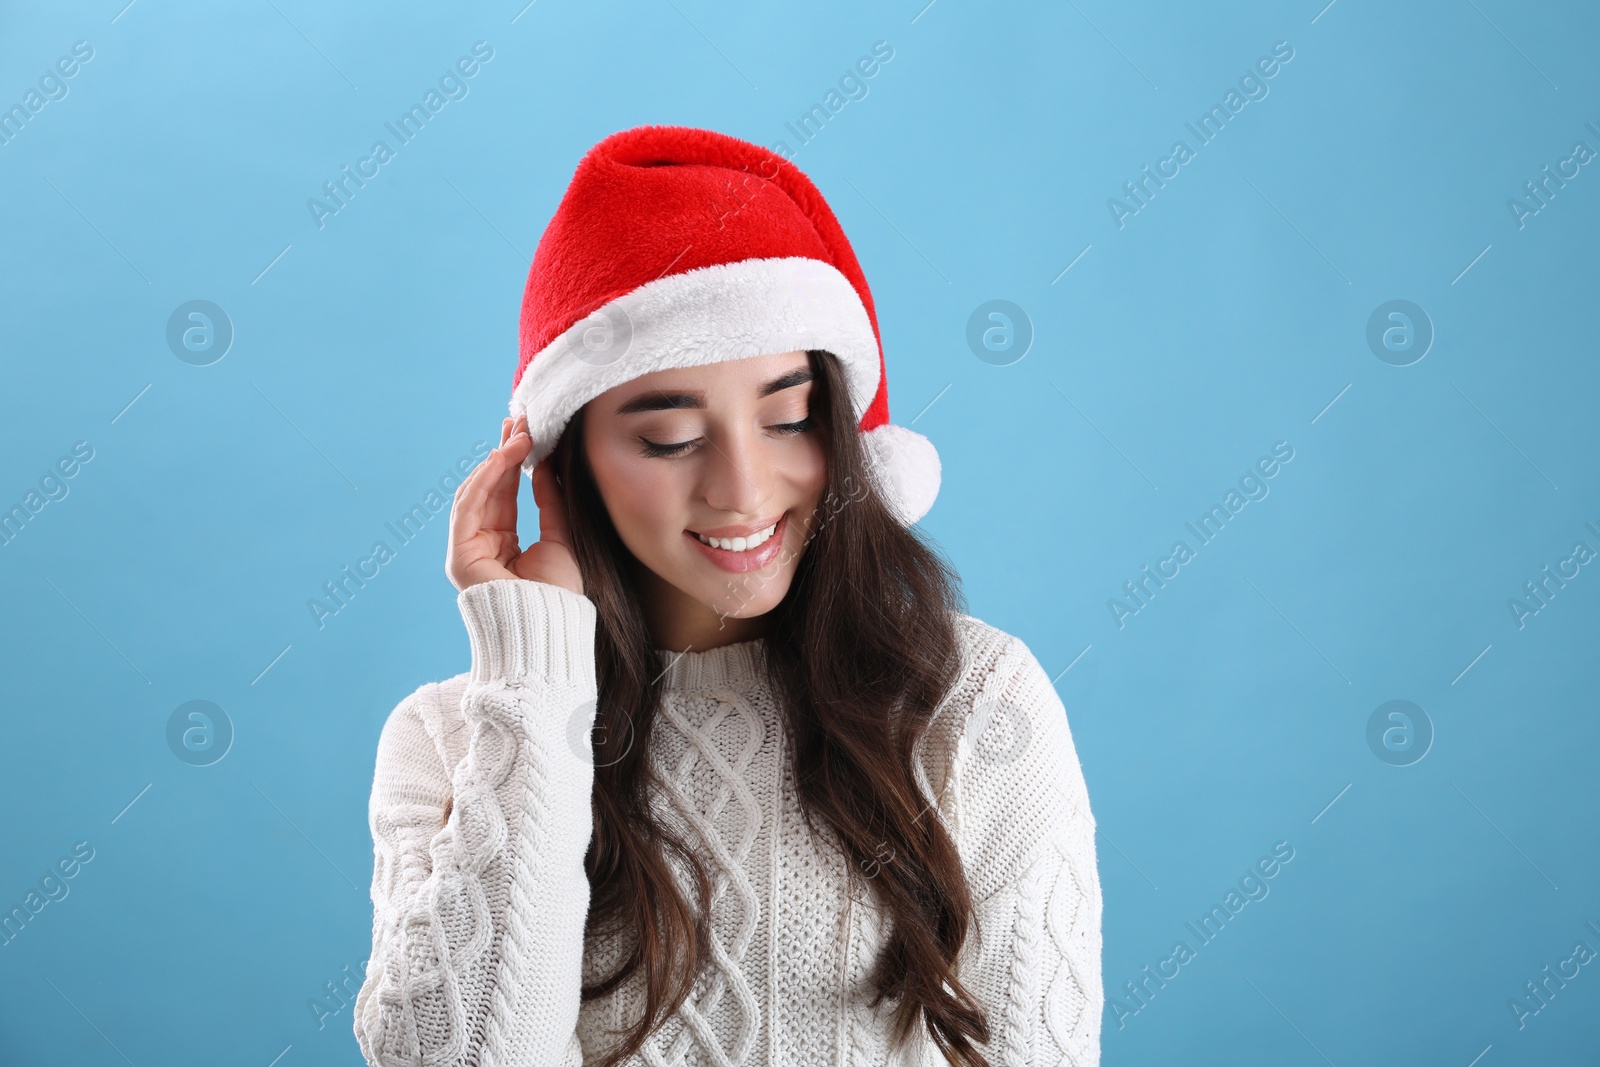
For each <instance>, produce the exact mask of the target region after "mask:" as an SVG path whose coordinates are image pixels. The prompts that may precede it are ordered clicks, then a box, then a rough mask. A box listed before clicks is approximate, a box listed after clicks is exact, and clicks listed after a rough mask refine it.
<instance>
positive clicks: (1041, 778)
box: [929, 615, 1094, 899]
mask: <svg viewBox="0 0 1600 1067" xmlns="http://www.w3.org/2000/svg"><path fill="white" fill-rule="evenodd" d="M956 631H957V634H958V639H959V642H960V646H961V655H962V668H961V673H960V677H959V680H958V681H957V683H956V685H955V686H954V687H953V688H952V690H951V692H950V694H949V696H948V697H947V699H946V700H945V702H944V703H943V704H942V705H941V706H940V709H939V712H938V713H937V714H936V716H935V718H934V724H933V726H932V728H930V731H929V732H930V735H934V736H933V737H931V738H930V740H932V741H933V744H932V745H930V748H929V754H930V756H931V755H932V754H933V752H934V751H935V750H937V751H939V752H940V753H941V754H942V756H943V759H942V760H941V761H939V762H940V763H942V766H941V767H940V770H942V771H944V772H946V775H945V776H942V777H944V779H945V784H946V786H947V788H945V789H944V790H943V792H944V796H943V798H942V803H941V809H942V810H943V811H944V812H945V813H946V816H947V822H948V823H949V824H950V826H951V829H952V834H953V836H955V838H956V840H957V844H958V847H959V848H960V850H961V853H962V857H963V860H964V862H965V863H966V864H967V866H968V870H969V878H970V880H971V882H972V886H973V891H974V895H975V898H978V899H981V898H983V897H984V896H986V895H988V894H989V893H990V892H993V891H994V890H995V889H997V888H999V887H1000V886H1002V885H1004V884H1005V883H1006V882H1007V881H1009V880H1010V879H1011V878H1013V877H1015V876H1016V875H1017V874H1019V873H1020V872H1021V870H1022V869H1023V867H1025V865H1026V864H1027V863H1029V862H1031V860H1032V859H1033V858H1034V857H1035V856H1037V854H1038V853H1039V851H1040V850H1041V849H1044V848H1046V847H1048V846H1049V844H1050V843H1051V842H1052V841H1054V840H1058V839H1060V838H1061V837H1062V836H1063V835H1066V834H1072V833H1075V834H1077V835H1079V836H1081V835H1083V834H1085V833H1087V834H1092V833H1093V827H1094V816H1093V814H1092V812H1091V811H1090V808H1089V798H1088V791H1087V788H1086V787H1085V784H1084V778H1083V771H1082V768H1081V766H1080V764H1079V762H1078V754H1077V749H1076V746H1075V744H1074V742H1073V737H1072V730H1071V727H1070V726H1069V724H1068V716H1067V711H1066V708H1065V707H1064V706H1063V704H1062V702H1061V698H1060V696H1059V695H1058V694H1057V692H1056V689H1055V686H1054V684H1053V683H1052V682H1051V680H1050V678H1049V676H1048V675H1047V674H1046V673H1045V670H1044V668H1043V667H1042V666H1041V665H1040V663H1039V660H1038V658H1037V657H1036V656H1035V655H1034V654H1033V651H1032V650H1031V649H1030V648H1029V647H1028V646H1027V645H1026V644H1025V643H1024V642H1023V641H1022V640H1021V639H1020V638H1018V637H1015V636H1013V635H1011V634H1008V633H1006V632H1005V631H1003V630H1000V629H998V628H997V627H994V626H990V625H989V624H988V623H985V622H983V621H982V620H980V619H976V618H973V617H971V616H966V615H961V616H958V617H957V619H956ZM931 771H932V768H930V780H933V779H932V777H931ZM936 795H938V794H936Z"/></svg>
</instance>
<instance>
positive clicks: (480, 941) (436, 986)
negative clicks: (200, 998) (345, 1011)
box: [354, 578, 596, 1067]
mask: <svg viewBox="0 0 1600 1067" xmlns="http://www.w3.org/2000/svg"><path fill="white" fill-rule="evenodd" d="M457 606H458V607H459V609H460V611H461V615H462V618H463V620H464V621H465V623H466V629H467V635H468V639H469V641H470V643H471V649H472V669H471V673H470V675H469V677H468V680H467V684H466V689H465V692H464V695H463V696H462V697H461V713H462V717H463V719H464V722H454V723H452V721H451V719H450V717H448V716H442V715H440V714H439V708H438V702H439V700H440V692H441V689H440V686H438V685H436V684H435V685H428V686H423V687H422V688H421V689H419V690H418V691H417V692H416V693H414V694H412V695H411V696H410V697H408V698H406V699H405V700H404V701H402V702H401V703H400V705H399V706H398V707H396V708H395V710H394V712H393V713H392V714H391V715H390V717H389V719H388V721H387V722H386V723H385V724H384V728H383V732H382V734H381V736H380V738H379V741H378V755H377V766H376V770H375V773H374V777H373V788H372V797H371V802H370V805H369V809H368V821H369V824H370V827H371V830H372V840H373V852H374V860H373V872H372V905H373V923H372V953H371V959H370V961H369V963H368V966H367V975H366V979H365V981H364V982H363V984H362V987H361V990H360V992H359V994H358V995H357V997H356V1006H355V1012H354V1026H355V1034H356V1040H357V1042H358V1044H359V1045H360V1047H361V1052H362V1055H363V1056H365V1057H366V1060H367V1062H368V1063H369V1064H371V1065H372V1067H402V1065H404V1067H441V1065H446V1064H449V1065H461V1067H468V1065H470V1067H514V1065H522V1064H551V1065H555V1064H559V1065H561V1067H579V1065H581V1063H582V1061H583V1055H582V1048H581V1045H580V1044H579V1041H578V1037H577V1019H578V1008H579V992H580V986H581V982H582V963H583V938H584V923H585V920H586V918H587V916H588V909H589V883H588V879H587V877H586V875H585V873H584V869H583V859H584V854H585V852H586V851H587V850H588V847H589V839H590V834H591V830H592V822H591V808H590V788H591V785H592V783H593V780H594V768H593V754H592V748H591V742H590V728H591V727H592V724H593V721H594V707H595V704H594V701H595V696H596V689H595V670H594V627H595V613H594V606H593V604H592V603H591V602H590V601H589V600H588V599H586V598H584V597H581V596H578V595H576V594H574V593H571V592H569V591H567V590H564V589H560V588H558V587H556V586H552V585H546V584H544V583H540V582H532V581H525V580H523V579H518V578H507V579H500V580H496V581H489V582H482V583H479V584H477V585H472V586H468V587H467V588H466V589H464V590H462V591H461V593H460V594H459V595H458V597H457ZM452 725H453V726H454V728H456V729H466V730H469V731H470V735H469V737H468V740H467V744H466V749H465V753H466V754H465V756H464V757H463V758H462V759H461V760H460V762H459V763H457V764H456V765H455V767H454V768H447V767H446V765H445V761H444V759H443V758H442V757H441V755H440V751H441V745H440V744H439V741H440V739H439V737H438V736H437V735H438V734H439V732H440V731H442V730H448V729H450V728H451V727H452ZM447 798H448V799H449V801H450V810H449V815H448V817H445V816H444V812H445V801H446V799H447Z"/></svg>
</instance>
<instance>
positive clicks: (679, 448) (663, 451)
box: [639, 437, 699, 459]
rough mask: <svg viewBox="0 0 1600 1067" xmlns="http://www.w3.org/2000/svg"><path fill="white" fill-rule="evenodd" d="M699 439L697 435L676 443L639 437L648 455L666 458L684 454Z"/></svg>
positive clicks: (655, 457)
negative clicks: (691, 438)
mask: <svg viewBox="0 0 1600 1067" xmlns="http://www.w3.org/2000/svg"><path fill="white" fill-rule="evenodd" d="M698 440H699V438H698V437H696V438H694V439H693V440H690V441H679V442H678V443H676V444H658V443H657V442H655V441H652V440H650V439H649V438H648V437H641V438H639V443H640V444H641V445H643V446H644V447H643V449H642V451H643V452H644V454H645V455H646V456H649V457H651V458H654V459H665V458H667V457H669V456H681V455H683V454H684V453H685V452H687V451H689V449H691V448H693V447H694V443H695V441H698Z"/></svg>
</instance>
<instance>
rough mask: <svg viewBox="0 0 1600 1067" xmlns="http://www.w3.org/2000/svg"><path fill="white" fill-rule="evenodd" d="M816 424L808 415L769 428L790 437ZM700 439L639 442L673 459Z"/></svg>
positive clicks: (657, 454)
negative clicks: (672, 442) (665, 442)
mask: <svg viewBox="0 0 1600 1067" xmlns="http://www.w3.org/2000/svg"><path fill="white" fill-rule="evenodd" d="M815 425H816V424H815V423H813V422H812V421H811V418H810V417H809V416H807V417H806V418H803V419H801V420H800V421H799V422H783V423H779V424H777V425H776V426H772V427H769V429H772V430H776V431H777V432H778V433H780V434H782V435H783V436H785V437H788V436H791V435H793V434H799V433H805V432H806V431H807V430H810V429H813V428H814V427H815ZM698 440H699V438H698V437H697V438H695V439H694V441H680V442H678V443H676V444H666V445H663V444H657V443H656V442H654V441H652V440H650V439H649V438H647V437H641V438H639V443H640V444H641V445H642V446H643V448H641V449H640V451H642V452H643V453H644V454H645V455H646V456H648V457H649V458H651V459H671V458H672V457H673V456H681V455H683V454H684V453H686V452H688V451H689V449H691V448H693V447H694V442H695V441H698Z"/></svg>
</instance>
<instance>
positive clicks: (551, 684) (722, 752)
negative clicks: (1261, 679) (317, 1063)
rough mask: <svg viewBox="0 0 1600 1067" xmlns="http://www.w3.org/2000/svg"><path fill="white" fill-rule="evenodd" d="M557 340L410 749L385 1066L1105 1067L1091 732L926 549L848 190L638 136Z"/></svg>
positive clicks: (604, 185) (522, 380) (924, 444)
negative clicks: (458, 659)
mask: <svg viewBox="0 0 1600 1067" xmlns="http://www.w3.org/2000/svg"><path fill="white" fill-rule="evenodd" d="M520 341H521V360H520V365H519V367H518V370H517V376H516V378H515V379H514V382H513V392H512V399H511V411H512V417H511V418H509V419H507V420H505V422H504V424H503V425H502V430H501V435H500V445H499V447H498V448H496V449H495V450H494V451H493V452H491V453H490V454H489V455H488V456H487V457H486V458H485V459H484V460H483V462H482V463H481V464H480V465H479V466H478V467H477V469H476V470H474V471H473V472H472V474H471V475H470V476H469V477H468V478H467V479H466V480H465V481H464V482H463V483H462V484H461V485H460V486H459V487H458V489H457V491H456V496H455V503H454V507H453V509H452V514H451V522H450V544H449V549H448V563H447V573H448V574H449V576H450V579H451V581H452V582H453V583H454V584H455V585H456V587H457V588H458V589H459V590H460V592H459V595H458V598H457V603H458V607H459V609H460V611H461V614H462V618H463V620H464V623H465V625H466V629H467V634H468V638H469V642H470V646H471V654H472V663H471V670H470V671H469V672H467V673H465V674H461V675H457V676H456V677H454V678H451V679H449V680H447V681H444V682H439V683H434V684H429V685H425V686H423V687H422V688H420V689H418V690H417V691H416V692H415V693H413V694H411V695H410V696H409V697H407V698H406V699H405V700H403V701H401V702H400V704H399V705H398V706H397V707H396V708H395V709H394V711H393V713H392V714H391V715H390V716H389V719H388V721H387V722H386V724H385V726H384V728H383V732H382V736H381V738H380V740H379V744H378V755H377V766H376V771H375V775H374V783H373V791H372V801H371V808H370V823H371V829H372V834H373V842H374V856H375V859H374V868H373V880H372V900H373V905H374V916H373V949H372V958H371V960H370V961H369V964H368V969H367V976H366V981H365V983H364V985H363V986H362V989H361V992H360V994H359V996H358V998H357V1004H356V1011H355V1031H356V1036H357V1038H358V1040H359V1042H360V1045H361V1050H362V1052H363V1054H364V1055H365V1056H366V1058H367V1061H368V1062H369V1063H371V1064H374V1065H382V1067H394V1065H399V1064H444V1063H451V1064H477V1065H482V1067H490V1065H494V1067H499V1065H506V1067H510V1065H518V1067H522V1065H540V1067H542V1065H546V1064H549V1065H555V1064H562V1065H568V1067H571V1065H578V1064H582V1065H585V1067H588V1065H597V1064H598V1065H605V1067H611V1065H614V1064H647V1063H648V1064H680V1063H681V1064H691V1063H695V1064H698V1063H708V1064H764V1065H778V1064H783V1065H785V1067H790V1065H795V1067H801V1065H812V1064H819V1065H820V1064H830V1065H832V1064H840V1065H844V1064H850V1065H856V1064H871V1065H877V1064H889V1063H899V1064H930V1065H931V1064H935V1063H941V1062H948V1063H952V1064H961V1065H973V1067H975V1065H979V1064H992V1065H997V1067H998V1065H1001V1064H1008V1065H1019V1064H1042V1063H1049V1064H1057V1063H1063V1062H1068V1063H1074V1064H1077V1065H1079V1067H1083V1065H1086V1064H1093V1063H1097V1062H1098V1059H1099V1035H1100V1012H1101V1007H1102V1004H1103V999H1102V989H1101V975H1100V919H1101V898H1100V886H1099V881H1098V877H1097V873H1096V861H1095V850H1094V820H1093V817H1092V815H1091V813H1090V810H1089V805H1088V797H1087V794H1086V791H1085V787H1084V781H1083V776H1082V773H1081V771H1080V769H1079V765H1078V760H1077V755H1076V752H1075V751H1074V748H1073V743H1072V738H1071V734H1070V732H1069V730H1068V727H1067V722H1066V717H1065V712H1064V711H1063V709H1062V706H1061V702H1060V700H1059V698H1058V697H1057V696H1056V693H1055V690H1054V688H1053V686H1052V685H1051V683H1050V681H1049V679H1048V678H1047V677H1046V676H1045V674H1044V672H1043V670H1042V669H1041V668H1040V666H1039V664H1038V662H1037V661H1036V660H1035V658H1034V657H1033V655H1032V654H1031V653H1030V652H1029V651H1028V649H1027V648H1026V647H1025V646H1024V645H1023V644H1022V643H1021V642H1020V641H1018V640H1017V639H1015V638H1013V637H1010V636H1008V635H1006V634H1004V633H1001V632H1000V631H998V630H996V629H994V628H992V627H990V626H987V625H985V624H983V623H982V622H979V621H978V620H976V619H972V618H969V617H967V616H965V615H963V614H961V613H960V611H959V610H958V606H959V598H958V593H957V590H956V583H955V579H954V576H953V575H952V574H951V573H950V572H949V571H948V570H947V569H946V567H945V565H944V564H943V563H942V562H941V560H940V558H939V557H938V555H936V554H935V552H934V551H933V550H932V549H931V548H930V547H928V546H927V545H926V544H925V543H924V542H923V541H922V540H921V538H920V537H919V536H918V535H917V534H915V533H914V532H913V531H912V530H911V529H910V526H911V524H912V523H914V522H915V521H916V520H917V519H918V518H920V517H921V515H922V514H923V513H924V512H926V510H927V508H928V506H929V505H931V503H932V500H933V496H934V494H935V493H936V492H937V488H938V471H939V467H938V459H937V455H936V453H935V452H934V450H933V446H932V445H931V444H930V443H929V442H928V441H927V440H926V439H924V438H922V437H921V436H920V435H917V434H915V433H913V432H911V431H909V430H906V429H903V428H900V427H896V426H893V425H892V424H890V423H889V422H888V394H887V385H886V380H885V377H884V364H883V357H882V350H881V346H880V344H879V340H878V329H877V319H876V314H875V311H874V309H873V305H872V298H871V295H870V293H869V291H868V289H867V287H866V281H865V279H864V278H863V277H862V275H861V271H860V267H859V265H858V264H857V262H856V259H855V256H854V253H853V252H852V251H851V249H850V246H849V243H848V242H847V241H846V240H845V237H844V234H843V232H842V231H841V230H840V228H839V225H838V223H837V221H836V220H835V218H834V216H833V214H832V213H831V211H830V210H829V209H828V207H827V205H826V203H825V202H824V201H823V199H822V197H821V194H820V193H818V192H817V190H816V188H815V186H813V185H812V184H811V183H810V181H809V180H807V179H806V178H805V177H804V176H803V175H802V174H800V173H799V172H798V171H797V170H796V169H795V168H794V167H793V165H792V164H789V163H787V162H786V161H784V160H782V159H781V158H779V157H777V156H774V155H773V154H771V153H769V152H766V151H765V150H763V149H761V148H759V147H757V146H755V145H751V144H748V143H746V142H743V141H739V140H736V139H734V138H731V137H726V136H723V135H721V134H716V133H712V132H710V131H705V130H694V129H687V128H683V127H640V128H637V129H634V130H629V131H624V132H622V133H618V134H615V135H612V136H611V137H608V138H606V139H605V140H603V141H602V142H600V144H598V145H596V146H595V148H594V149H592V150H591V151H590V152H589V153H588V155H587V156H586V157H585V158H584V160H583V162H582V163H581V164H580V165H579V167H578V170H577V172H576V174H575V175H574V177H573V180H572V183H571V185H570V186H569V187H568V189H567V192H566V195H565V196H564V197H563V199H562V202H561V204H560V206H559V207H558V209H557V212H556V214H555V216H554V218H553V219H552V221H551V223H550V225H549V227H548V228H547V229H546V231H545V234H544V236H543V237H542V238H541V240H540V244H539V248H538V252H537V253H536V255H535V257H534V262H533V266H532V270H531V271H530V274H529V278H528V283H527V288H526V290H525V293H524V299H523V307H522V321H521V330H520ZM521 472H527V473H528V474H529V475H530V476H531V479H532V483H533V495H534V502H535V504H536V505H537V506H538V512H539V539H538V541H537V542H536V543H534V544H532V545H530V546H529V547H527V548H526V549H522V548H519V542H518V537H517V528H516V514H517V502H516V495H517V486H518V484H519V482H520V476H521ZM997 525H998V526H1000V527H1001V528H1002V529H1003V526H1004V522H1003V517H1000V521H998V522H997Z"/></svg>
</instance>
